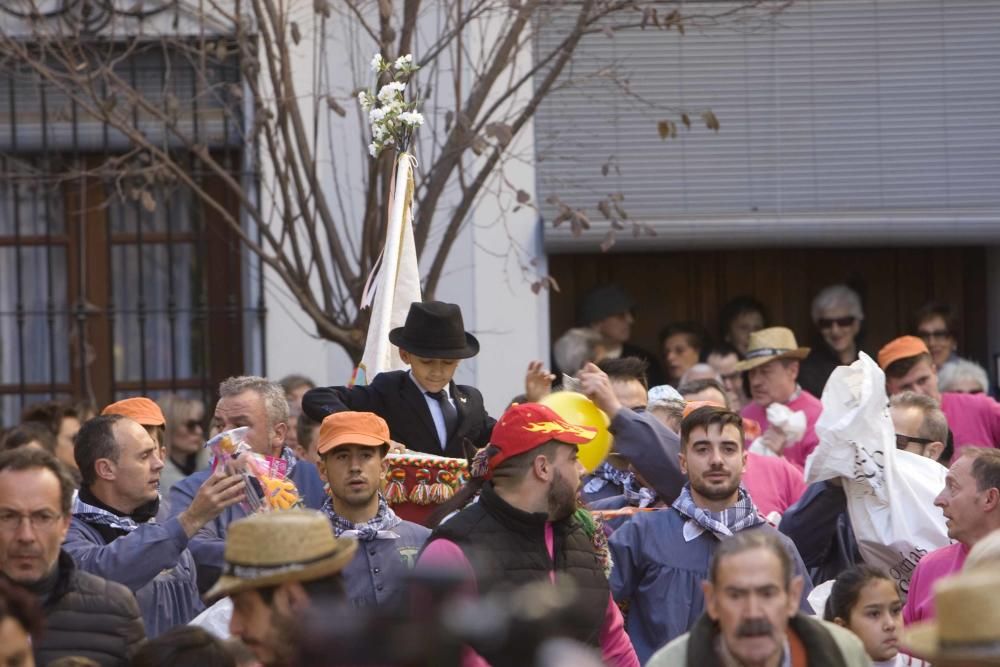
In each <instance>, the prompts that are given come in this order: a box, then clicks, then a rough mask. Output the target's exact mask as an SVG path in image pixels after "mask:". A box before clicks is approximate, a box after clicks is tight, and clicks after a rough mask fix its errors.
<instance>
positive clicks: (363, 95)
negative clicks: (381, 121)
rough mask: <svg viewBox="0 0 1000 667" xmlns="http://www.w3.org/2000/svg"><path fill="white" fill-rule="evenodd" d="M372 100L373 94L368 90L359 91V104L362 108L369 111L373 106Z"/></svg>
mask: <svg viewBox="0 0 1000 667" xmlns="http://www.w3.org/2000/svg"><path fill="white" fill-rule="evenodd" d="M372 102H373V100H372V96H371V95H369V94H368V91H366V90H362V91H361V92H360V93H358V104H360V105H361V108H362V109H364V110H365V111H368V110H369V109H371V108H372Z"/></svg>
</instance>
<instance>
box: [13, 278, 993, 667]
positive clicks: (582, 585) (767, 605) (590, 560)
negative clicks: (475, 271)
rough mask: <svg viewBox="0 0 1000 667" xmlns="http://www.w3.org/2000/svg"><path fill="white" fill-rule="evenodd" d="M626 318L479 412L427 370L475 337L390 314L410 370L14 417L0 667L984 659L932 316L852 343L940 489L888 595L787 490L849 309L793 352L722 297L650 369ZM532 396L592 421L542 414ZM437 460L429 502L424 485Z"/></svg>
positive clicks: (971, 401) (816, 502) (986, 418)
mask: <svg viewBox="0 0 1000 667" xmlns="http://www.w3.org/2000/svg"><path fill="white" fill-rule="evenodd" d="M633 308H634V304H633V302H632V301H631V299H630V298H629V296H628V295H627V294H626V293H625V292H624V291H623V290H621V289H620V288H618V287H616V286H613V285H609V286H604V287H602V288H599V289H597V290H595V291H593V292H591V293H590V294H588V295H587V296H586V297H585V298H584V300H583V303H582V304H581V308H580V321H579V326H578V327H576V328H574V329H571V330H570V331H568V332H567V333H566V334H564V335H563V336H561V337H560V338H559V339H558V340H557V341H556V343H555V345H554V348H553V360H552V361H553V364H552V372H550V370H549V368H547V364H545V363H543V362H540V361H535V362H531V363H530V364H529V365H528V367H527V371H526V374H525V392H524V394H523V395H522V396H518V397H515V398H514V399H513V400H511V401H510V405H509V407H508V408H507V409H506V410H505V411H504V412H503V413H502V414H501V415H498V416H496V417H494V416H490V415H489V414H488V413H487V410H486V409H485V407H484V400H483V395H482V393H481V392H480V390H479V389H477V388H475V387H472V386H465V385H458V384H456V383H455V382H454V381H453V378H454V375H455V372H456V369H457V368H458V366H459V364H460V363H461V361H462V360H463V359H468V358H471V357H474V356H475V355H476V354H478V353H479V342H478V341H477V340H476V338H475V336H473V335H472V334H470V333H469V332H467V331H466V330H465V327H464V323H463V320H462V315H461V311H460V309H459V308H458V307H457V306H455V305H453V304H445V303H441V302H428V303H414V304H412V306H411V308H410V312H409V315H408V317H407V319H406V322H405V324H404V325H403V326H401V327H398V328H396V329H394V330H393V331H392V332H391V333H390V335H389V340H390V341H391V342H392V343H393V344H394V345H396V346H397V347H398V348H399V351H400V357H401V358H402V360H403V361H404V362H405V363H406V364H407V366H408V367H407V368H406V369H404V370H396V371H386V372H382V373H379V374H378V375H376V376H375V377H374V378H373V379H372V382H371V384H369V385H366V386H352V387H348V386H332V387H319V386H316V385H315V383H313V382H312V381H310V380H309V379H308V378H306V377H304V376H289V377H287V378H284V379H283V380H281V381H280V382H274V381H270V380H268V379H266V378H262V377H255V376H240V377H231V378H228V379H226V380H225V381H223V382H222V383H221V384H220V386H219V388H218V399H217V401H216V403H215V405H214V406H211V407H210V412H209V410H206V406H204V405H202V404H201V403H200V402H198V401H196V400H192V399H190V398H188V397H185V396H180V395H175V394H166V395H162V396H159V397H157V400H156V401H154V400H152V398H150V397H141V396H140V397H130V398H125V399H123V400H120V401H117V402H115V403H112V404H110V405H107V406H103V407H102V409H101V410H100V413H99V414H93V413H92V412H90V411H88V410H87V408H86V406H81V405H76V406H69V405H63V404H60V403H58V402H49V403H45V404H40V405H34V406H29V407H28V408H27V409H25V411H24V413H23V415H22V420H21V423H20V424H18V425H17V426H15V427H14V428H11V429H10V430H9V431H7V432H6V433H5V434H4V435H3V439H2V443H0V450H2V451H0V664H2V665H17V666H27V665H61V666H64V667H65V666H66V665H81V666H83V665H95V664H96V665H114V666H119V665H141V666H143V667H145V666H154V665H204V666H207V667H213V666H216V665H218V666H224V667H229V666H230V665H233V666H235V665H256V664H260V665H268V666H271V665H274V666H280V665H307V666H313V665H316V666H320V665H358V664H370V665H435V666H438V665H441V666H447V665H462V666H463V667H466V666H482V665H493V666H495V667H504V666H507V665H510V666H514V665H546V666H548V665H567V666H568V665H602V664H604V665H613V666H616V667H634V666H638V665H655V666H657V667H659V666H666V665H691V666H692V667H693V666H694V665H702V664H718V665H742V666H747V667H749V666H762V667H778V666H783V665H795V666H799V665H831V666H832V665H836V666H853V665H868V664H876V665H921V664H930V663H933V664H935V665H939V664H940V665H948V664H954V665H959V664H969V665H974V664H997V662H998V661H1000V650H998V648H997V647H998V646H1000V633H998V631H997V628H1000V624H998V621H1000V617H998V614H997V609H998V605H997V604H996V602H995V600H996V597H997V596H998V595H1000V575H997V574H996V562H997V559H998V558H1000V452H998V451H997V447H998V446H1000V404H998V403H997V402H996V401H994V400H993V399H992V398H991V397H990V396H989V392H988V389H989V387H988V381H987V380H986V378H985V373H984V372H981V371H982V369H981V368H978V367H976V366H975V365H974V364H972V362H968V361H966V360H963V359H961V358H959V357H958V356H957V348H956V340H957V338H956V335H955V327H954V322H953V321H952V318H951V314H950V313H949V312H948V311H947V309H943V308H941V307H939V306H930V307H928V308H926V309H923V310H922V311H921V313H920V314H919V315H918V317H917V319H916V321H915V328H914V332H913V333H914V335H902V336H899V337H897V338H895V339H893V340H891V341H885V343H884V344H883V345H881V346H880V347H879V348H878V351H877V354H876V355H875V358H876V360H877V364H878V367H879V369H881V372H882V373H883V374H884V385H885V387H884V393H882V391H883V390H882V388H881V387H879V389H878V392H876V395H878V396H881V397H882V399H881V400H882V402H883V405H884V404H885V403H886V401H887V402H888V405H887V406H886V408H887V417H886V418H887V419H889V418H891V422H892V428H893V431H894V442H891V443H890V444H889V446H890V447H892V448H893V449H892V452H893V453H896V455H898V456H904V457H905V456H909V457H924V458H923V459H921V460H929V461H933V463H928V464H927V465H933V466H935V468H936V469H937V470H940V471H941V475H940V478H941V479H943V480H944V481H943V484H942V486H941V488H940V489H939V490H937V496H936V498H933V499H928V504H930V503H931V502H933V504H934V505H935V506H936V507H937V508H939V509H940V511H941V512H942V513H943V516H944V518H945V519H946V522H947V537H948V538H949V539H950V542H951V543H950V544H948V545H947V546H944V547H941V548H938V549H935V550H932V551H929V552H926V553H923V554H918V555H915V556H914V558H913V561H914V562H912V563H911V565H912V568H913V569H912V573H911V576H910V577H909V579H907V580H906V583H905V584H902V583H901V582H900V581H899V580H898V578H894V575H891V574H890V573H889V572H887V571H884V570H882V569H880V568H879V567H878V566H877V565H876V564H874V563H870V562H866V560H865V557H864V556H863V555H862V549H860V548H859V540H860V536H859V535H857V534H856V532H855V528H854V526H853V525H852V521H851V518H852V517H851V512H850V511H849V503H848V499H847V493H846V491H845V486H846V485H847V484H850V483H851V480H845V479H842V478H835V479H828V480H825V481H816V482H814V483H811V484H807V477H806V471H807V470H808V467H809V465H810V457H811V455H812V454H813V453H814V451H815V450H816V449H817V447H818V446H819V445H820V441H819V437H818V435H817V430H816V424H817V422H818V421H819V420H820V419H821V417H822V415H823V410H824V403H823V402H822V401H821V400H820V397H822V394H823V389H824V386H825V385H826V384H827V383H828V381H830V377H831V374H834V371H835V369H837V368H838V367H843V366H845V365H850V364H852V363H855V362H856V361H858V360H859V357H860V355H861V353H862V351H863V350H862V347H861V332H862V331H863V328H864V327H863V321H864V312H863V309H862V304H861V301H860V299H859V298H858V296H857V294H855V293H854V292H853V291H852V290H850V289H849V288H847V287H845V286H834V287H830V288H828V289H825V290H823V291H822V292H821V293H820V294H819V295H818V296H817V297H816V299H815V301H814V303H813V311H812V316H813V322H814V323H815V324H816V327H817V331H818V332H819V334H820V336H821V339H822V343H821V344H820V345H818V346H817V347H813V348H808V347H803V346H801V345H799V343H798V341H797V339H796V336H795V333H794V332H793V331H792V330H790V329H789V328H787V327H783V326H768V324H769V322H768V321H767V317H766V314H765V313H764V311H763V308H762V307H761V306H760V304H759V303H757V302H756V301H754V300H753V299H750V298H741V299H737V300H734V301H733V302H731V303H730V304H728V305H727V306H726V308H725V309H724V312H723V314H722V317H721V321H722V323H723V329H722V332H721V336H720V341H721V342H719V343H712V342H710V340H709V336H708V335H707V334H706V333H705V331H704V330H703V328H702V327H700V326H698V325H696V324H692V323H679V324H675V325H673V326H671V327H668V328H667V329H666V330H664V332H663V335H662V336H661V342H662V350H660V352H661V353H662V356H659V357H658V355H653V354H649V353H647V352H645V351H643V350H642V349H640V348H638V347H635V346H634V345H631V344H630V343H629V338H630V330H631V326H632V323H633V321H634V319H633V318H634V312H633ZM661 361H662V363H661ZM949 374H950V375H949ZM879 377H880V378H882V377H883V375H880V376H879ZM946 377H947V378H949V382H951V383H952V384H951V385H948V386H947V387H945V386H944V380H945V378H946ZM560 389H563V390H569V391H574V392H578V393H580V394H583V395H584V396H585V397H586V398H587V399H589V401H590V402H591V403H592V404H593V405H594V406H596V407H597V408H599V409H600V411H601V412H603V415H604V417H606V420H607V421H606V423H605V422H604V421H600V422H599V423H594V422H589V421H588V420H587V419H584V418H582V417H581V416H580V415H578V414H568V413H564V412H560V411H559V410H558V409H557V408H558V406H557V405H555V404H551V405H550V404H549V396H550V395H551V394H552V393H553V392H555V391H559V390H560ZM209 414H210V418H209V419H206V417H207V416H209ZM233 429H240V431H241V432H242V433H243V436H241V437H243V438H245V443H246V445H247V446H248V448H249V452H248V453H247V454H246V456H254V457H258V458H257V459H255V460H260V461H265V462H267V465H268V466H271V467H272V468H273V469H280V470H281V471H282V472H281V474H282V476H283V477H284V478H285V479H287V480H288V481H290V482H291V483H293V484H294V490H295V493H296V500H297V502H296V503H295V505H296V507H294V508H292V509H272V510H270V511H255V505H254V504H252V503H250V502H248V501H249V499H250V498H249V496H251V495H253V494H256V493H265V491H266V490H262V489H261V488H259V485H258V488H256V489H255V488H254V486H253V485H248V483H247V477H246V476H245V475H242V474H240V473H239V472H238V470H237V469H236V468H234V467H233V465H232V461H228V462H227V461H224V460H222V459H220V458H218V457H216V458H214V459H213V457H212V452H213V450H210V449H209V448H208V447H206V446H205V445H206V440H207V439H208V438H210V437H212V436H215V435H217V434H220V433H229V432H233V431H232V430H233ZM608 434H610V435H612V436H613V445H612V448H611V451H610V453H609V454H608V455H607V456H606V458H604V460H603V461H600V462H599V463H597V464H596V465H595V466H594V467H592V469H586V468H585V467H584V465H583V463H582V462H581V461H582V460H583V459H584V458H585V457H584V456H583V455H584V453H589V452H590V451H591V449H590V448H591V447H593V446H594V445H595V443H597V442H599V441H600V440H601V438H603V437H605V436H606V435H608ZM873 446H874V445H873ZM899 452H904V453H899ZM399 456H403V457H410V458H416V459H417V460H418V461H423V463H420V464H419V465H420V466H426V469H421V470H418V474H417V478H418V480H422V481H418V482H417V486H418V487H420V485H425V486H426V489H424V487H420V488H415V489H413V491H412V493H411V494H410V495H409V497H410V498H411V499H412V498H417V497H420V498H430V500H428V501H427V502H426V503H425V504H433V505H434V511H433V512H432V513H430V514H429V515H422V517H421V519H420V520H419V521H417V520H408V519H406V518H403V517H402V516H400V515H399V514H398V513H397V511H396V510H397V509H399V508H400V505H399V504H398V503H399V501H400V499H401V496H399V494H394V493H390V491H389V487H390V486H391V485H393V484H397V483H398V484H400V485H401V484H402V483H403V480H402V478H399V479H396V478H393V479H391V480H390V479H387V477H389V475H388V474H387V472H388V470H389V461H390V460H394V457H399ZM456 460H460V463H461V465H462V466H463V469H464V470H465V471H466V474H465V477H466V478H467V479H465V480H464V483H463V484H462V485H461V487H460V488H458V489H457V491H454V492H453V491H450V490H449V489H450V487H448V485H447V484H446V483H445V482H446V481H447V480H448V476H447V474H445V475H442V473H441V472H438V473H436V474H437V477H436V478H435V473H434V472H433V470H437V469H436V468H434V467H433V466H435V465H437V464H438V463H439V462H441V461H456ZM588 460H589V459H588ZM945 468H947V471H945ZM442 470H443V469H442ZM421 475H422V477H421ZM442 480H443V481H442ZM432 486H433V487H434V488H435V489H436V490H435V491H434V492H433V493H431V492H430V489H431V488H432ZM424 490H426V491H427V492H428V493H424ZM420 494H424V495H420ZM435 494H436V495H435ZM901 511H903V512H905V509H902V510H901Z"/></svg>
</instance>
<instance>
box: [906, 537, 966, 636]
mask: <svg viewBox="0 0 1000 667" xmlns="http://www.w3.org/2000/svg"><path fill="white" fill-rule="evenodd" d="M968 555H969V548H968V547H967V546H965V545H964V544H962V543H961V542H956V543H955V544H949V545H948V546H946V547H941V548H940V549H935V550H934V551H932V552H930V553H929V554H927V555H926V556H924V557H923V558H921V559H920V562H919V563H917V568H916V569H915V570H914V571H913V575H912V576H911V577H910V590H909V592H908V594H907V597H906V605H905V606H904V607H903V623H905V624H906V625H909V624H910V623H916V622H917V621H929V620H931V619H933V618H934V583H935V582H936V581H937V580H938V579H940V578H941V577H947V576H948V575H949V574H954V573H956V572H958V571H959V570H961V569H962V566H963V565H964V564H965V558H966V556H968Z"/></svg>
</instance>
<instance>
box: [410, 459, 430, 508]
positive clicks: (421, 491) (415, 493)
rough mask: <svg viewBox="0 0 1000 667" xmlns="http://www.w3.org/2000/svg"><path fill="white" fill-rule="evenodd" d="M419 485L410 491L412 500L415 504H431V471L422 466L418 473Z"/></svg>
mask: <svg viewBox="0 0 1000 667" xmlns="http://www.w3.org/2000/svg"><path fill="white" fill-rule="evenodd" d="M416 479H417V485H416V486H415V487H413V490H412V491H410V502H411V503H413V504H414V505H430V504H431V485H430V481H431V471H430V470H428V469H427V468H421V469H420V470H418V471H417V474H416Z"/></svg>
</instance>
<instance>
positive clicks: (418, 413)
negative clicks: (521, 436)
mask: <svg viewBox="0 0 1000 667" xmlns="http://www.w3.org/2000/svg"><path fill="white" fill-rule="evenodd" d="M448 390H449V393H450V394H451V396H452V398H453V399H454V400H455V409H456V410H457V412H458V426H457V428H456V429H455V433H453V434H452V435H451V437H450V438H449V439H448V446H447V447H446V448H445V450H444V451H443V452H442V451H441V441H440V440H439V439H438V434H437V429H436V428H435V427H434V420H433V418H432V417H431V411H430V408H428V407H427V400H426V398H425V397H424V395H423V393H421V391H420V389H419V388H418V387H417V385H416V384H415V383H414V381H413V380H412V379H411V378H410V374H409V371H388V372H385V373H379V374H378V375H376V376H375V379H374V380H372V383H371V384H369V385H367V386H355V387H318V388H316V389H313V390H311V391H308V392H306V395H305V396H304V397H303V398H302V411H303V412H305V413H306V414H307V415H309V417H310V418H311V419H314V420H315V421H323V418H324V417H326V416H327V415H329V414H331V413H333V412H343V411H345V410H353V411H355V412H374V413H375V414H377V415H378V416H379V417H381V418H382V419H384V420H385V421H386V423H388V425H389V433H390V434H391V435H392V439H393V440H395V441H396V442H400V443H402V444H404V445H405V446H406V447H407V448H408V449H412V450H414V451H417V452H423V453H425V454H437V455H438V456H441V455H444V456H450V457H452V458H462V459H464V458H466V457H467V453H466V452H465V449H464V448H463V446H462V441H463V440H466V439H467V440H469V441H470V442H471V443H472V444H473V445H475V446H477V447H484V446H485V445H486V443H487V442H489V439H490V435H491V434H492V433H493V425H494V424H495V423H496V420H495V419H493V418H492V417H490V416H489V415H488V414H486V408H484V407H483V395H482V394H480V393H479V390H478V389H476V388H475V387H469V386H467V385H461V384H455V383H454V382H452V383H451V384H450V385H449V388H448Z"/></svg>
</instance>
